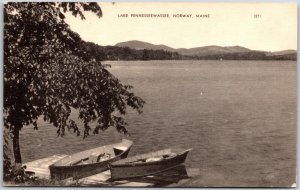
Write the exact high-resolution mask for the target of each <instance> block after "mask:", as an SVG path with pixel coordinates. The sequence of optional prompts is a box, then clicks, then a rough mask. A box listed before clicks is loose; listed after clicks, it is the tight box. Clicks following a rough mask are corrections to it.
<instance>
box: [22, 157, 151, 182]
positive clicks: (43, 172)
mask: <svg viewBox="0 0 300 190" xmlns="http://www.w3.org/2000/svg"><path fill="white" fill-rule="evenodd" d="M66 156H68V155H65V154H63V155H53V156H49V157H47V158H42V159H39V160H34V161H31V162H27V163H25V164H24V165H26V171H31V172H35V176H36V177H38V178H44V179H50V170H49V166H50V165H51V164H53V163H54V162H56V161H58V160H60V159H62V158H64V157H66ZM110 176H111V175H110V171H109V170H107V171H104V172H101V173H99V174H96V175H92V176H89V177H86V178H82V179H80V180H78V181H74V180H72V179H66V180H65V181H66V183H67V184H66V185H72V184H74V183H76V182H78V183H79V184H80V185H82V186H120V187H148V186H152V185H153V184H150V183H140V182H130V181H120V182H113V183H111V182H109V179H110Z"/></svg>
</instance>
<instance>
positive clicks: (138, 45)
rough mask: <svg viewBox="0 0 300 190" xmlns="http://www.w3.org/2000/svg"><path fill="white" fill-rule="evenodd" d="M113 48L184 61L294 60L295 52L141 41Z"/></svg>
mask: <svg viewBox="0 0 300 190" xmlns="http://www.w3.org/2000/svg"><path fill="white" fill-rule="evenodd" d="M115 46H118V47H128V48H130V49H135V50H143V49H147V50H150V49H151V50H163V51H167V52H177V53H179V54H180V55H182V56H183V57H182V58H184V59H232V60H238V59H241V60H248V59H249V60H272V59H275V60H296V59H297V52H296V51H295V50H284V51H278V52H266V51H255V50H251V49H248V48H245V47H241V46H226V47H222V46H203V47H196V48H189V49H187V48H179V49H175V48H172V47H169V46H166V45H155V44H151V43H148V42H142V41H137V40H133V41H127V42H121V43H117V44H116V45H115Z"/></svg>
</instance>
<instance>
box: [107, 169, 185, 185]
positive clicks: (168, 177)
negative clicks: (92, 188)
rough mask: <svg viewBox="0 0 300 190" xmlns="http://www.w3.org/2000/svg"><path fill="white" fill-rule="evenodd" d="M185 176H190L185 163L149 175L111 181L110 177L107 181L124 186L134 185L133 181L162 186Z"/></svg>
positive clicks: (176, 181)
mask: <svg viewBox="0 0 300 190" xmlns="http://www.w3.org/2000/svg"><path fill="white" fill-rule="evenodd" d="M187 178H190V177H189V176H188V174H187V170H186V167H185V165H178V166H176V167H174V168H171V169H169V170H166V171H163V172H160V173H158V174H154V175H151V176H146V177H138V178H130V179H127V180H122V181H111V179H109V180H108V181H107V182H109V183H110V184H111V186H122V185H124V186H126V184H129V186H130V184H132V186H135V185H134V184H135V183H145V184H148V186H152V187H162V186H167V185H170V184H174V183H178V182H179V181H181V180H183V179H187Z"/></svg>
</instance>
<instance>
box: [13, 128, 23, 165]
mask: <svg viewBox="0 0 300 190" xmlns="http://www.w3.org/2000/svg"><path fill="white" fill-rule="evenodd" d="M19 129H20V128H19V127H17V126H15V127H14V130H13V152H14V158H15V165H16V166H20V165H22V157H21V151H20V143H19V132H20V130H19Z"/></svg>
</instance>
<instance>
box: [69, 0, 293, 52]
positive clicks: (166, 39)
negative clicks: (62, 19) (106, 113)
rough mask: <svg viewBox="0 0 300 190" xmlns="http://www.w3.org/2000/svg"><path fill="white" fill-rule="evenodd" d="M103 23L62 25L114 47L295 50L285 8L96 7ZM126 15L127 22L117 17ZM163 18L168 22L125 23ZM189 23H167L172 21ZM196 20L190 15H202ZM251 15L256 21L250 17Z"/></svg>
mask: <svg viewBox="0 0 300 190" xmlns="http://www.w3.org/2000/svg"><path fill="white" fill-rule="evenodd" d="M99 5H100V7H101V9H102V12H103V17H102V18H100V19H99V18H98V17H96V15H94V14H92V13H88V12H87V13H85V16H86V20H83V21H82V20H80V19H79V18H75V17H73V16H71V15H69V14H67V15H66V16H67V18H66V22H67V23H68V24H69V25H70V27H71V29H72V30H73V31H75V32H77V33H78V34H79V35H80V36H81V38H82V39H83V40H85V41H91V42H94V43H96V44H99V45H115V44H116V43H119V42H124V41H129V40H140V41H144V42H149V43H153V44H164V45H167V46H170V47H173V48H193V47H201V46H208V45H219V46H235V45H239V46H243V47H246V48H250V49H252V50H264V51H280V50H286V49H294V50H296V49H297V5H296V4H291V3H153V2H152V3H108V2H105V3H99ZM124 14H127V17H121V15H123V16H124ZM131 14H164V15H166V14H168V15H169V17H161V18H153V17H131ZM179 14H185V15H191V17H188V18H187V17H185V18H182V17H173V15H179ZM208 14H209V18H199V17H198V18H197V17H196V15H208ZM255 15H257V16H256V17H255Z"/></svg>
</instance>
